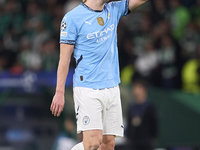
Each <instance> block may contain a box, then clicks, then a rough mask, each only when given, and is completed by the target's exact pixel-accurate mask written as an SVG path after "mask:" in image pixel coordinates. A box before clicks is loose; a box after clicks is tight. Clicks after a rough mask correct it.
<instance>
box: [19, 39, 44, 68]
mask: <svg viewBox="0 0 200 150" xmlns="http://www.w3.org/2000/svg"><path fill="white" fill-rule="evenodd" d="M30 44H31V43H30V41H29V39H28V38H27V37H24V38H22V39H21V42H20V54H19V55H18V62H19V63H20V65H21V66H22V67H23V68H24V70H34V71H38V70H40V69H41V65H42V60H41V56H40V54H39V52H36V51H31V45H30Z"/></svg>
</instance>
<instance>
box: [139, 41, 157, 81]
mask: <svg viewBox="0 0 200 150" xmlns="http://www.w3.org/2000/svg"><path fill="white" fill-rule="evenodd" d="M144 49H145V51H144V52H143V53H141V54H140V55H138V57H137V59H136V61H135V69H136V72H137V74H136V78H142V79H144V80H147V81H149V82H151V84H152V85H156V83H157V82H158V81H159V80H158V78H157V75H158V65H159V62H158V53H157V51H156V49H155V46H154V44H153V42H152V41H148V42H147V43H146V44H145V48H144Z"/></svg>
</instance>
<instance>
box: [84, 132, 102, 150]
mask: <svg viewBox="0 0 200 150" xmlns="http://www.w3.org/2000/svg"><path fill="white" fill-rule="evenodd" d="M101 143H102V135H100V134H96V135H92V136H90V137H88V138H83V144H84V147H85V149H86V150H97V149H98V148H99V147H100V145H101Z"/></svg>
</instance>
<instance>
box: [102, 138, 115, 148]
mask: <svg viewBox="0 0 200 150" xmlns="http://www.w3.org/2000/svg"><path fill="white" fill-rule="evenodd" d="M102 147H103V149H105V150H114V148H115V140H114V139H109V140H107V141H104V142H103V145H102Z"/></svg>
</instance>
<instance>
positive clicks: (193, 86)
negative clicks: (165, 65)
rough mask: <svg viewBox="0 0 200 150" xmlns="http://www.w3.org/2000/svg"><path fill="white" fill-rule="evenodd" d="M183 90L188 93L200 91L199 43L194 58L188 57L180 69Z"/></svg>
mask: <svg viewBox="0 0 200 150" xmlns="http://www.w3.org/2000/svg"><path fill="white" fill-rule="evenodd" d="M182 83H183V90H184V91H185V92H189V93H200V44H199V46H198V48H197V51H196V56H195V58H192V59H189V60H188V61H187V62H186V63H185V64H184V66H183V69H182Z"/></svg>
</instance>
